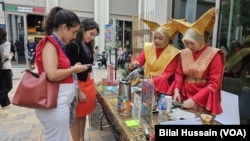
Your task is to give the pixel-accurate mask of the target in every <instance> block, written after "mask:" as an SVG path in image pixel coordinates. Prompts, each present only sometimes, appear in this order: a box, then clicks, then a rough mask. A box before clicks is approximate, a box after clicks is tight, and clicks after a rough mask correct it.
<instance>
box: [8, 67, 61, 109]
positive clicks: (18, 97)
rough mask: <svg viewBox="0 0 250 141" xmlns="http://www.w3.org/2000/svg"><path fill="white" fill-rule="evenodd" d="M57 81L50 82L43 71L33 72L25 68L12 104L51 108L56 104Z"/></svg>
mask: <svg viewBox="0 0 250 141" xmlns="http://www.w3.org/2000/svg"><path fill="white" fill-rule="evenodd" d="M58 91H59V82H52V81H49V80H48V79H47V75H46V73H45V72H42V73H41V74H38V73H34V72H32V71H31V70H25V74H24V75H23V77H22V79H21V81H20V83H19V85H18V87H17V90H16V92H15V95H14V97H13V99H12V104H13V105H17V106H21V107H27V108H35V109H53V108H56V106H57V97H58Z"/></svg>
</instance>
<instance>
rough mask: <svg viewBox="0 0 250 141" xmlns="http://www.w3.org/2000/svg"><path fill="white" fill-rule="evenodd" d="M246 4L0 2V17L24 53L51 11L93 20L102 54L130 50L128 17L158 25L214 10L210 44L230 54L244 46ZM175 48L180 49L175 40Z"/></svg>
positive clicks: (187, 0)
mask: <svg viewBox="0 0 250 141" xmlns="http://www.w3.org/2000/svg"><path fill="white" fill-rule="evenodd" d="M249 3H250V2H248V1H244V0H243V1H242V0H240V1H237V0H230V1H228V0H74V1H73V2H72V1H69V0H22V1H20V0H0V4H1V5H2V10H1V9H0V11H2V12H1V13H0V14H2V15H3V16H4V17H5V18H4V19H3V20H2V23H4V24H3V25H4V26H6V28H7V30H8V38H9V39H12V40H13V41H14V42H16V41H20V42H17V45H19V46H23V48H24V50H25V45H26V43H27V39H28V36H31V37H33V38H34V39H35V40H37V41H38V40H39V39H40V38H41V37H42V36H43V30H42V27H41V23H42V20H43V17H44V15H45V14H46V13H48V11H49V10H50V9H51V8H52V7H54V6H60V7H63V8H65V9H69V10H71V11H73V12H75V13H76V14H77V15H78V16H79V18H80V19H84V18H94V19H95V20H96V21H97V22H98V23H99V25H100V35H99V36H98V37H97V38H96V45H98V46H100V49H101V50H104V49H109V48H110V47H111V48H117V47H118V46H122V47H128V48H132V16H137V17H138V18H146V19H150V20H153V21H156V22H158V23H165V22H166V21H168V18H170V17H172V18H185V19H187V20H188V21H189V22H192V21H195V20H196V19H197V18H198V17H200V16H201V15H202V14H203V13H204V12H205V11H206V10H208V9H209V8H211V7H216V13H217V14H216V18H217V20H216V22H217V23H215V26H214V32H213V36H212V38H211V44H212V45H213V46H214V47H220V46H227V47H228V50H229V52H232V51H231V50H233V48H234V45H233V44H234V42H235V41H237V42H239V43H244V42H245V40H246V39H247V35H248V34H249V29H250V28H249V27H248V25H249V22H248V20H247V19H248V18H247V17H248V16H249V15H248V14H247V12H246V10H245V9H246V7H247V5H249ZM244 10H245V12H244ZM0 26H1V21H0ZM109 28H111V29H112V30H111V31H112V33H111V37H110V39H107V37H106V32H105V31H107V29H109ZM110 40H111V41H110ZM106 41H107V42H106ZM175 44H176V46H178V47H180V48H181V45H179V44H178V37H177V39H176V41H175ZM105 47H107V48H105ZM20 59H21V58H20Z"/></svg>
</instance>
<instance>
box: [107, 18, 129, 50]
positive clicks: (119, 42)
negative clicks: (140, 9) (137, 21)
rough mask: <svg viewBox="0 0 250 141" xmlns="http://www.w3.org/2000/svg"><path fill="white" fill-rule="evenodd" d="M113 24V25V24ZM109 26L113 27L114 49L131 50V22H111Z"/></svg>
mask: <svg viewBox="0 0 250 141" xmlns="http://www.w3.org/2000/svg"><path fill="white" fill-rule="evenodd" d="M114 22H115V23H114ZM110 23H111V25H115V28H114V30H115V31H114V33H115V46H114V48H118V47H122V48H127V49H131V47H132V42H131V41H132V22H131V21H121V20H111V22H110Z"/></svg>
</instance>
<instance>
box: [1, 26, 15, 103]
mask: <svg viewBox="0 0 250 141" xmlns="http://www.w3.org/2000/svg"><path fill="white" fill-rule="evenodd" d="M6 36H7V32H6V30H5V29H4V28H0V54H1V55H0V57H2V58H1V60H2V62H3V67H2V68H0V105H1V106H2V107H6V106H8V105H10V99H9V97H8V93H9V92H10V90H11V89H12V72H11V59H12V57H13V55H14V54H13V53H12V52H11V51H10V42H8V41H7V40H6Z"/></svg>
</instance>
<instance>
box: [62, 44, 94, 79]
mask: <svg viewBox="0 0 250 141" xmlns="http://www.w3.org/2000/svg"><path fill="white" fill-rule="evenodd" d="M66 52H67V56H68V58H69V60H70V64H71V66H74V65H75V63H76V62H80V63H81V64H93V62H94V57H93V54H92V53H91V51H90V47H88V46H83V44H82V43H79V42H75V41H73V42H71V43H69V44H68V45H67V46H66ZM89 72H92V67H89V68H88V69H87V70H86V71H84V72H81V73H77V77H78V80H81V81H86V80H87V77H88V73H89Z"/></svg>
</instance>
